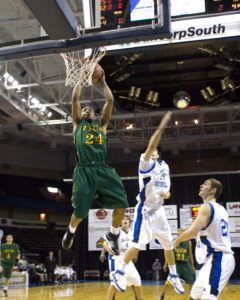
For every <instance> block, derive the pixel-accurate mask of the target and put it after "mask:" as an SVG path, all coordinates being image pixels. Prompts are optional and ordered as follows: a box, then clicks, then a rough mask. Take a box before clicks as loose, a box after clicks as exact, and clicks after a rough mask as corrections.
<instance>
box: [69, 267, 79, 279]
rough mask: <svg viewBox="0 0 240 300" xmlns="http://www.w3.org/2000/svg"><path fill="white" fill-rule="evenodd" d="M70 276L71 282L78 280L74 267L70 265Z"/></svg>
mask: <svg viewBox="0 0 240 300" xmlns="http://www.w3.org/2000/svg"><path fill="white" fill-rule="evenodd" d="M69 275H70V280H75V281H76V280H77V276H76V271H74V270H73V267H72V265H69Z"/></svg>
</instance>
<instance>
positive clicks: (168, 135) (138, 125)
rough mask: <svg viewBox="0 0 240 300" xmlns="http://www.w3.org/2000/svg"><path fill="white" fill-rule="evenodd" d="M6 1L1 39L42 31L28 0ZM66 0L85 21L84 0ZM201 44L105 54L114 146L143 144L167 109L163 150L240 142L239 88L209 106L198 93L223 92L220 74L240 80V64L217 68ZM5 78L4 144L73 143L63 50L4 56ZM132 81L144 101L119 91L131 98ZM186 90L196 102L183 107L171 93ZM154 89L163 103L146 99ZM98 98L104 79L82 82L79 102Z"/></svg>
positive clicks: (0, 94) (0, 111)
mask: <svg viewBox="0 0 240 300" xmlns="http://www.w3.org/2000/svg"><path fill="white" fill-rule="evenodd" d="M2 2H3V3H2V9H1V11H0V44H4V45H5V46H6V45H11V43H13V42H14V41H16V40H25V39H29V38H33V39H34V38H37V37H39V36H40V35H41V34H40V32H41V29H40V24H39V23H38V21H37V20H36V19H35V17H34V15H33V14H32V13H31V12H30V11H29V9H28V7H27V6H26V5H25V3H24V1H23V0H16V1H10V0H9V1H8V0H4V1H2ZM68 2H69V4H70V6H71V8H72V10H73V11H74V13H75V15H76V16H77V18H78V20H79V24H81V23H83V21H84V16H83V12H82V7H81V1H80V0H79V1H78V0H69V1H68ZM208 43H211V44H212V45H213V46H214V48H215V49H216V51H219V50H220V49H221V47H222V46H223V45H224V44H225V47H228V48H229V49H230V50H231V51H232V53H234V55H235V56H236V55H238V53H240V50H239V49H240V42H239V41H236V40H235V41H234V40H230V39H228V40H227V39H225V40H222V39H221V40H211V41H209V42H208ZM202 45H203V42H192V43H183V44H172V45H164V46H158V47H148V48H147V47H145V48H139V49H138V50H137V51H135V50H124V51H121V52H119V51H118V52H116V51H115V52H108V53H107V54H106V56H105V57H104V58H103V59H102V61H101V65H102V67H103V68H104V70H105V73H106V78H107V82H108V84H109V86H110V88H111V89H112V91H113V93H114V97H115V104H116V105H115V107H114V109H113V115H112V118H111V121H110V124H109V127H108V137H109V142H108V145H109V147H111V148H123V149H124V148H129V149H137V148H138V147H139V146H142V147H145V146H146V145H147V142H148V140H149V138H150V137H151V135H152V134H153V132H154V131H155V129H156V128H157V126H158V124H159V123H160V120H161V117H162V116H163V115H164V112H165V111H166V110H171V111H172V112H173V118H172V121H171V123H170V124H169V126H168V127H167V129H166V131H165V132H164V135H163V138H162V149H163V150H172V149H179V150H189V149H195V148H196V147H197V148H198V149H207V148H231V147H236V146H237V147H238V146H240V139H239V136H240V102H239V95H240V94H239V92H238V91H236V98H235V99H234V100H233V101H232V102H231V103H229V104H228V105H225V106H221V107H218V108H217V107H214V106H209V105H206V103H205V101H204V99H203V98H202V96H201V93H200V90H201V89H203V88H206V87H207V86H211V87H212V88H213V89H215V90H216V91H220V90H221V85H220V80H221V79H223V78H225V77H227V76H232V78H233V80H234V82H235V85H236V86H238V85H239V83H240V76H239V71H238V70H235V71H234V72H233V71H228V70H221V69H218V68H216V67H214V65H213V63H214V57H213V56H210V55H209V54H207V53H203V52H202V51H201V50H199V47H201V46H202ZM0 46H1V45H0ZM138 53H141V54H140V55H139V56H138V57H137V58H136V59H135V60H133V61H132V63H131V64H130V65H128V66H130V67H131V69H132V71H133V74H132V75H131V76H130V77H129V78H127V79H126V80H123V81H121V82H119V83H118V82H116V81H113V76H110V75H111V74H112V73H114V72H115V71H118V70H119V68H121V67H122V66H124V68H125V65H123V64H125V63H124V61H125V62H126V61H130V60H131V57H133V55H134V54H138ZM16 63H19V64H20V65H21V67H22V68H23V69H24V70H25V71H26V75H25V76H24V77H22V76H21V75H20V74H19V73H18V72H17V71H16V68H15V67H14V66H16ZM6 72H8V73H9V74H10V75H11V76H13V77H14V79H15V80H16V81H18V82H19V84H21V85H22V89H21V90H17V89H14V88H10V89H9V88H8V87H7V86H6V84H5V79H4V77H3V75H4V74H5V73H6ZM0 78H1V80H0V124H1V126H0V144H1V143H2V144H10V145H19V146H24V147H30V148H41V149H49V148H50V149H52V150H56V149H58V150H62V151H65V150H66V149H68V148H69V147H71V146H72V125H71V121H72V120H71V94H72V88H71V87H66V86H65V65H64V62H63V60H62V58H61V57H60V56H59V55H58V54H56V55H48V56H40V57H29V58H26V59H19V60H15V61H8V62H7V63H6V62H1V63H0ZM131 86H135V87H139V88H141V89H142V90H141V93H142V95H143V96H144V99H143V100H142V101H141V103H137V104H136V102H133V101H131V100H126V99H125V100H123V99H124V98H121V97H120V96H122V97H127V95H128V92H129V90H130V88H131ZM180 90H184V91H187V92H188V93H189V94H190V96H191V104H190V107H189V108H187V109H185V110H179V109H177V108H175V106H174V105H173V96H174V94H175V93H176V92H178V91H180ZM148 91H154V92H156V93H159V103H160V106H159V107H154V106H151V105H146V103H144V102H145V97H146V94H147V93H148ZM30 95H31V97H32V98H36V99H37V100H39V101H40V103H41V104H42V107H45V108H46V112H43V111H41V109H39V108H36V105H35V106H34V105H33V104H31V103H30V102H29V101H28V99H29V96H30ZM23 99H25V100H26V101H24V100H23ZM92 102H94V103H95V104H97V105H98V106H99V108H100V109H101V108H102V107H103V104H104V94H103V91H102V89H101V87H100V86H99V85H98V84H94V85H93V86H91V87H88V88H83V89H82V94H81V104H83V105H84V104H91V103H92ZM49 112H50V113H51V114H49ZM48 114H49V115H48ZM235 149H236V148H235Z"/></svg>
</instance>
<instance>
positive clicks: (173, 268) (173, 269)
mask: <svg viewBox="0 0 240 300" xmlns="http://www.w3.org/2000/svg"><path fill="white" fill-rule="evenodd" d="M168 267H169V271H170V274H173V275H177V269H176V265H173V266H169V265H168Z"/></svg>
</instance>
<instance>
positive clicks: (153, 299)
mask: <svg viewBox="0 0 240 300" xmlns="http://www.w3.org/2000/svg"><path fill="white" fill-rule="evenodd" d="M108 287H109V283H108V282H87V283H77V284H68V285H66V284H65V285H55V286H42V287H33V288H18V289H10V290H9V291H8V299H9V300H10V299H11V300H25V299H29V300H48V299H55V300H58V299H59V300H62V299H68V300H76V299H77V300H104V299H106V294H107V289H108ZM184 287H185V294H184V295H179V294H177V293H176V292H174V290H173V288H172V287H171V286H170V287H169V289H168V291H167V293H166V295H165V299H164V300H189V298H190V297H189V293H190V290H189V286H188V285H187V284H186V285H184ZM162 290H163V286H162V285H143V294H144V298H143V299H145V300H158V299H159V296H160V294H161V293H162ZM1 296H2V295H1V294H0V298H1V299H4V298H2V297H1ZM115 299H116V300H120V299H121V300H135V298H134V294H133V290H132V289H131V288H128V289H127V291H126V292H125V293H121V292H117V294H116V297H115ZM239 299H240V285H227V286H226V287H225V289H224V290H223V292H222V294H221V295H220V297H219V300H239Z"/></svg>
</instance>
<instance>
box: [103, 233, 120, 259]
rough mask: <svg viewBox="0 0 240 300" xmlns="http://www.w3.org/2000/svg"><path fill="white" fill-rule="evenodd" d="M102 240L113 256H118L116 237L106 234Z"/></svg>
mask: <svg viewBox="0 0 240 300" xmlns="http://www.w3.org/2000/svg"><path fill="white" fill-rule="evenodd" d="M104 240H105V241H106V242H107V243H108V247H109V249H110V250H111V252H112V253H113V254H114V255H119V249H118V235H116V234H113V233H111V232H108V233H107V234H106V235H105V236H104Z"/></svg>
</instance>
